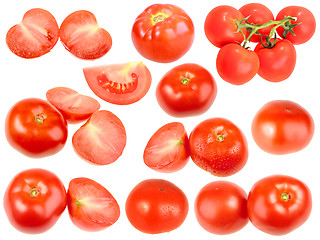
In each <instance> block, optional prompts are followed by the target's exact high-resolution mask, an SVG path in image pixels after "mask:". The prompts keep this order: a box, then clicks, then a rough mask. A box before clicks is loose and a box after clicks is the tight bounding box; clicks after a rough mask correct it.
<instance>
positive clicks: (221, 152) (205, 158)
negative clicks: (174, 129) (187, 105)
mask: <svg viewBox="0 0 320 240" xmlns="http://www.w3.org/2000/svg"><path fill="white" fill-rule="evenodd" d="M189 144H190V156H191V159H192V160H193V162H194V163H195V164H196V165H197V166H198V167H200V168H202V169H204V170H206V171H208V172H209V173H211V174H213V175H215V176H219V177H226V176H230V175H233V174H235V173H237V172H238V171H240V170H241V169H242V168H243V167H244V165H245V164H246V163H247V160H248V144H247V140H246V138H245V136H244V134H243V133H242V131H241V130H240V129H239V128H238V127H237V126H236V125H234V124H233V123H232V122H230V121H229V120H227V119H224V118H210V119H207V120H205V121H203V122H201V123H199V124H198V125H197V126H196V127H195V128H194V129H193V130H192V132H191V134H190V137H189Z"/></svg>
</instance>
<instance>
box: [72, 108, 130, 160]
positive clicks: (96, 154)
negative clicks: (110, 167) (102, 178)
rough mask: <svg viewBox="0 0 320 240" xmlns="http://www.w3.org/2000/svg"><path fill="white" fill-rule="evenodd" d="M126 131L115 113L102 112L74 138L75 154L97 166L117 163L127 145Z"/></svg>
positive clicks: (77, 132) (91, 119)
mask: <svg viewBox="0 0 320 240" xmlns="http://www.w3.org/2000/svg"><path fill="white" fill-rule="evenodd" d="M126 141H127V136H126V130H125V128H124V126H123V124H122V122H121V120H120V119H119V118H118V117H117V116H116V115H114V114H113V113H111V112H109V111H106V110H100V111H97V112H95V113H93V114H92V116H91V117H90V118H89V119H88V121H87V122H86V123H85V124H84V125H83V126H81V127H80V129H78V130H77V131H76V132H75V134H74V135H73V137H72V144H73V148H74V150H75V152H76V153H77V154H78V155H79V156H80V157H81V158H82V159H84V160H86V161H88V162H90V163H92V164H97V165H107V164H110V163H112V162H114V161H116V160H117V159H118V158H119V157H120V156H121V154H122V152H123V149H124V147H125V145H126Z"/></svg>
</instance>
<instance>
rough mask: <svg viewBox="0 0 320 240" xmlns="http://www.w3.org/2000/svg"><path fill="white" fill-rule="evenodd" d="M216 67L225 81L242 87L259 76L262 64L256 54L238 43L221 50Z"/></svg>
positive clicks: (225, 46)
mask: <svg viewBox="0 0 320 240" xmlns="http://www.w3.org/2000/svg"><path fill="white" fill-rule="evenodd" d="M216 65H217V71H218V73H219V75H220V77H221V78H222V79H223V80H225V81H226V82H228V83H231V84H234V85H242V84H245V83H247V82H249V81H250V80H251V79H252V78H253V77H254V76H255V75H256V74H257V72H258V70H259V65H260V62H259V58H258V55H257V54H256V53H255V52H253V51H251V50H247V49H245V48H243V47H242V46H241V45H239V44H237V43H230V44H227V45H224V46H223V47H222V48H220V50H219V53H218V56H217V59H216Z"/></svg>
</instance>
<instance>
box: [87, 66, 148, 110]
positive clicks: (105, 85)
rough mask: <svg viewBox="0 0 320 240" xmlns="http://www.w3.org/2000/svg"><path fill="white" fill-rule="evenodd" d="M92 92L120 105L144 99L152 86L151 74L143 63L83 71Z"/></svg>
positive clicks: (100, 67) (90, 68)
mask: <svg viewBox="0 0 320 240" xmlns="http://www.w3.org/2000/svg"><path fill="white" fill-rule="evenodd" d="M83 72H84V76H85V78H86V80H87V83H88V85H89V87H90V88H91V90H92V91H93V92H94V93H95V94H96V95H97V96H98V97H100V98H101V99H103V100H105V101H107V102H109V103H113V104H119V105H126V104H131V103H134V102H137V101H139V100H140V99H141V98H143V97H144V96H145V95H146V94H147V92H148V90H149V88H150V86H151V74H150V71H149V69H148V68H147V67H146V66H145V65H144V64H143V63H142V62H128V63H121V64H110V65H103V66H97V67H89V68H84V69H83Z"/></svg>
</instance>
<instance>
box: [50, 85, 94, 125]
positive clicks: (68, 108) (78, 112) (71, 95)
mask: <svg viewBox="0 0 320 240" xmlns="http://www.w3.org/2000/svg"><path fill="white" fill-rule="evenodd" d="M46 96H47V100H48V101H49V102H50V103H51V104H52V105H53V106H55V107H56V108H57V109H58V110H59V111H60V112H61V113H62V115H63V117H64V118H65V119H66V120H67V122H68V123H79V122H82V121H84V120H86V119H88V118H89V117H90V116H91V115H92V114H93V113H94V112H95V111H98V110H99V108H100V103H99V102H98V101H97V100H95V99H94V98H92V97H89V96H85V95H82V94H80V93H78V92H76V91H74V90H72V89H71V88H66V87H56V88H52V89H50V90H49V91H47V94H46Z"/></svg>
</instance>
